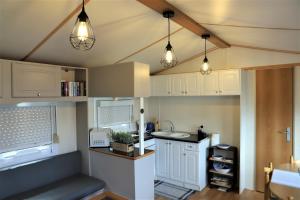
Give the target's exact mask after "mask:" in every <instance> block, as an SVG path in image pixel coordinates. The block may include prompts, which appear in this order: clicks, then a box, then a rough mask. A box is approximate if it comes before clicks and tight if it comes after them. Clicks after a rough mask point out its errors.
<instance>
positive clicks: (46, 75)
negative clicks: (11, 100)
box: [12, 62, 60, 97]
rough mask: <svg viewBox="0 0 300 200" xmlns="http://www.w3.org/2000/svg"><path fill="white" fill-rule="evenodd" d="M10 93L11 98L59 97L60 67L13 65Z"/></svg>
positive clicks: (30, 64)
mask: <svg viewBox="0 0 300 200" xmlns="http://www.w3.org/2000/svg"><path fill="white" fill-rule="evenodd" d="M12 93H13V97H57V96H60V67H58V66H57V67H56V66H48V65H38V64H32V63H19V62H15V63H13V65H12Z"/></svg>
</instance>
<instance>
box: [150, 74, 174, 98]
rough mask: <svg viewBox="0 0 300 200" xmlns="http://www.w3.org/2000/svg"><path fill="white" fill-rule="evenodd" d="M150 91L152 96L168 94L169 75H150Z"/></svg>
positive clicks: (169, 92) (169, 88)
mask: <svg viewBox="0 0 300 200" xmlns="http://www.w3.org/2000/svg"><path fill="white" fill-rule="evenodd" d="M151 82H152V83H151V87H152V88H151V91H152V96H170V95H171V86H170V82H171V81H170V76H169V75H163V76H153V77H151Z"/></svg>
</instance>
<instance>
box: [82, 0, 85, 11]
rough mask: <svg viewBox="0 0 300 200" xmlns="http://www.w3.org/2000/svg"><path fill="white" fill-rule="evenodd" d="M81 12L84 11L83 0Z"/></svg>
mask: <svg viewBox="0 0 300 200" xmlns="http://www.w3.org/2000/svg"><path fill="white" fill-rule="evenodd" d="M82 11H85V10H84V0H82Z"/></svg>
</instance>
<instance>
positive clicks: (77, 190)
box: [6, 174, 105, 200]
mask: <svg viewBox="0 0 300 200" xmlns="http://www.w3.org/2000/svg"><path fill="white" fill-rule="evenodd" d="M104 185H105V184H104V182H103V181H101V180H98V179H95V178H92V177H89V176H86V175H83V174H78V175H75V176H72V177H69V178H65V179H62V180H60V181H57V182H54V183H51V184H48V185H46V186H43V187H40V188H37V189H33V190H30V191H27V192H24V193H21V194H18V195H14V196H11V197H9V198H6V200H21V199H26V200H75V199H81V198H83V197H85V196H87V195H89V194H92V193H94V192H96V191H98V190H101V189H103V188H104Z"/></svg>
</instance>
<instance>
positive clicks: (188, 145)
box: [184, 142, 198, 151]
mask: <svg viewBox="0 0 300 200" xmlns="http://www.w3.org/2000/svg"><path fill="white" fill-rule="evenodd" d="M184 149H185V150H188V151H198V144H194V143H188V142H185V144H184Z"/></svg>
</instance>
